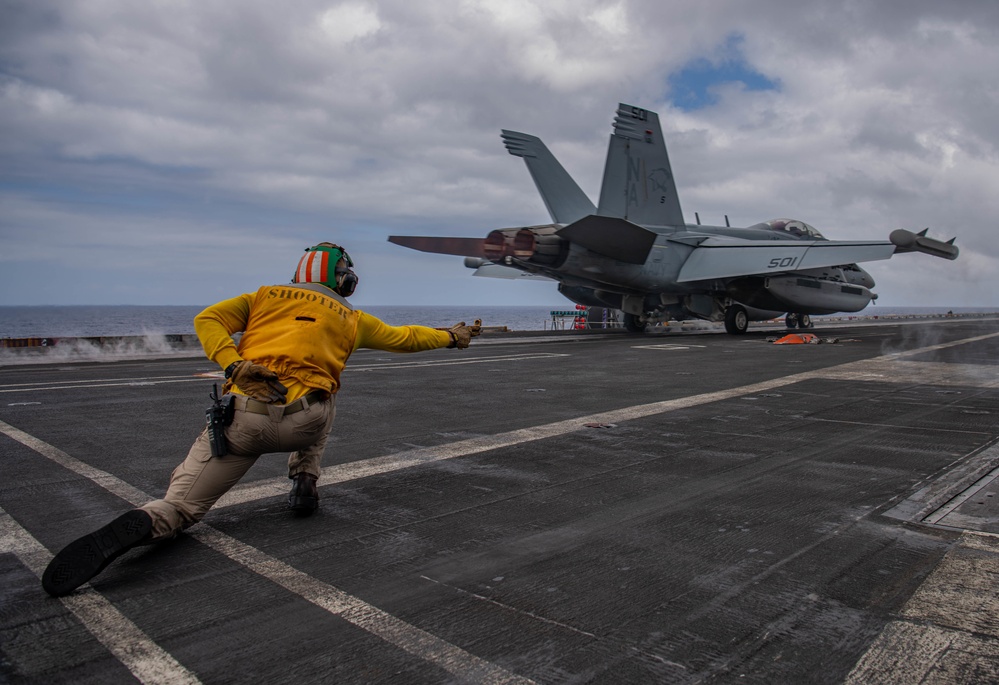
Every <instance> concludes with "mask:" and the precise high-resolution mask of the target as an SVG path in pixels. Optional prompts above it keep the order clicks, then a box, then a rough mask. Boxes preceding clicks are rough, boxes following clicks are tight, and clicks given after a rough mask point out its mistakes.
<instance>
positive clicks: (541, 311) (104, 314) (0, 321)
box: [0, 300, 999, 338]
mask: <svg viewBox="0 0 999 685" xmlns="http://www.w3.org/2000/svg"><path fill="white" fill-rule="evenodd" d="M574 307H575V305H573V304H572V303H571V302H569V301H568V300H566V301H565V302H564V303H555V304H551V305H546V306H541V305H539V306H534V307H529V306H527V307H525V306H499V307H496V306H493V307H476V306H474V305H469V306H464V307H453V306H448V307H422V306H396V307H393V306H372V307H364V308H363V309H364V311H366V312H368V313H369V314H372V315H374V316H377V317H378V318H379V319H381V320H382V321H384V322H386V323H388V324H392V325H395V326H399V325H403V324H421V325H424V326H435V327H437V326H451V325H453V324H455V323H458V322H459V321H466V322H472V321H474V320H475V319H476V318H481V319H482V323H483V325H485V326H506V327H507V328H508V329H510V330H513V331H542V330H548V329H550V328H552V316H551V313H552V312H553V311H560V312H571V311H573V310H574ZM203 308H204V307H201V306H145V305H115V306H110V305H109V306H96V305H94V306H31V307H0V338H69V337H97V336H146V335H182V334H191V333H194V316H195V315H196V314H197V313H198V312H200V311H201V310H202V309H203ZM948 311H953V312H954V313H982V312H986V313H991V312H995V311H999V307H893V308H892V307H881V306H872V307H868V308H867V309H865V310H863V311H862V312H858V313H856V314H850V315H847V314H840V315H834V317H838V316H896V315H903V316H906V315H927V314H945V313H946V312H948ZM813 318H816V319H821V318H823V317H813ZM569 321H571V319H570V320H569ZM565 324H566V321H564V320H563V321H559V323H558V324H557V325H559V326H565Z"/></svg>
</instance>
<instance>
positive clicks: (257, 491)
mask: <svg viewBox="0 0 999 685" xmlns="http://www.w3.org/2000/svg"><path fill="white" fill-rule="evenodd" d="M995 336H999V333H993V334H989V335H983V336H978V337H975V338H966V339H963V340H958V341H955V342H951V343H942V344H939V345H933V346H931V347H924V348H919V349H916V350H910V351H908V352H901V353H892V354H889V355H885V356H882V357H875V358H873V359H867V360H862V361H858V362H847V363H845V364H840V365H837V366H831V367H828V368H825V369H819V370H816V371H806V372H803V373H798V374H794V375H791V376H784V377H783V378H775V379H773V380H769V381H763V382H760V383H752V384H750V385H743V386H740V387H738V388H731V389H729V390H719V391H716V392H709V393H704V394H702V395H692V396H690V397H681V398H677V399H673V400H664V401H661V402H652V403H649V404H639V405H635V406H632V407H625V408H623V409H615V410H611V411H606V412H600V413H597V414H590V415H589V416H582V417H579V418H575V419H566V420H564V421H556V422H554V423H548V424H542V425H540V426H532V427H529V428H522V429H519V430H514V431H508V432H505V433H497V434H494V435H486V436H481V437H476V438H469V439H467V440H459V441H457V442H451V443H446V444H443V445H437V446H434V447H421V448H416V449H412V450H405V451H402V452H396V453H394V454H389V455H385V456H381V457H372V458H370V459H363V460H360V461H353V462H348V463H346V464H336V465H333V466H327V467H325V468H323V470H322V473H321V474H320V479H319V481H320V483H322V484H323V485H332V484H336V483H346V482H348V481H352V480H357V479H359V478H367V477H368V476H376V475H381V474H384V473H391V472H393V471H399V470H401V469H406V468H410V467H413V466H420V465H422V464H431V463H434V462H438V461H444V460H447V459H455V458H457V457H465V456H470V455H473V454H479V453H481V452H487V451H490V450H495V449H501V448H504V447H512V446H514V445H519V444H522V443H525V442H531V441H534V440H544V439H546V438H554V437H560V436H563V435H566V434H568V433H573V432H576V431H579V430H583V429H585V428H586V424H590V423H620V422H622V421H629V420H633V419H640V418H646V417H649V416H654V415H656V414H664V413H667V412H671V411H677V410H679V409H688V408H690V407H696V406H700V405H702V404H708V403H710V402H718V401H721V400H727V399H732V398H735V397H741V396H743V395H751V394H754V393H759V392H765V391H767V390H773V389H775V388H780V387H783V386H786V385H792V384H794V383H798V382H801V381H806V380H811V379H815V378H826V377H829V376H840V377H842V376H844V375H846V374H850V373H851V372H852V373H857V370H861V369H864V368H866V367H868V366H872V365H873V366H876V365H879V364H883V363H886V362H889V361H897V360H898V359H899V358H900V357H904V356H909V355H915V354H920V353H923V352H927V351H931V350H937V349H943V348H945V347H951V346H954V345H960V344H964V343H968V342H973V341H978V340H984V339H987V338H992V337H995ZM287 491H288V479H287V478H284V477H278V478H270V479H267V480H262V481H257V482H255V483H246V484H240V485H237V486H236V487H234V488H233V489H232V490H230V491H229V492H227V493H226V494H225V495H223V496H222V498H221V499H220V500H219V501H218V502H217V503H216V504H215V507H214V508H215V509H219V508H222V507H231V506H236V505H239V504H246V503H249V502H255V501H257V500H260V499H267V498H269V497H279V496H285V495H287Z"/></svg>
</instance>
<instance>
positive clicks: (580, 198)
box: [500, 131, 597, 224]
mask: <svg viewBox="0 0 999 685" xmlns="http://www.w3.org/2000/svg"><path fill="white" fill-rule="evenodd" d="M500 135H501V137H502V138H503V144H504V145H506V149H507V150H508V151H509V152H510V154H511V155H514V156H515V157H523V158H524V162H525V163H526V164H527V170H528V171H530V172H531V178H533V179H534V185H536V186H537V187H538V192H539V193H541V199H542V200H544V203H545V207H547V208H548V213H549V214H550V215H551V217H552V221H553V222H555V223H557V224H571V223H573V222H574V221H578V220H580V219H582V218H583V217H585V216H589V215H591V214H594V213H595V212H596V211H597V210H596V208H595V207H594V206H593V203H592V202H591V201H590V198H588V197H586V193H584V192H583V191H582V190H581V189H580V187H579V186H578V185H577V184H576V182H575V181H574V180H572V176H570V175H569V172H567V171H566V170H565V169H564V168H563V167H562V165H561V164H560V163H559V161H558V160H557V159H555V155H553V154H552V153H551V152H550V151H549V150H548V148H547V147H545V144H544V143H542V142H541V139H540V138H538V137H536V136H530V135H527V134H526V133H517V132H516V131H503V132H502V133H501V134H500Z"/></svg>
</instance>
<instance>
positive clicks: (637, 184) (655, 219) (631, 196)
mask: <svg viewBox="0 0 999 685" xmlns="http://www.w3.org/2000/svg"><path fill="white" fill-rule="evenodd" d="M597 214H599V215H601V216H610V217H616V218H622V219H627V220H628V221H631V222H632V223H635V224H639V225H641V226H683V225H684V221H683V211H682V210H681V209H680V198H679V197H677V194H676V183H675V182H674V181H673V171H672V169H671V168H670V164H669V157H668V156H667V154H666V142H665V141H664V140H663V132H662V128H660V126H659V115H658V114H656V113H655V112H650V111H648V110H644V109H640V108H638V107H632V106H631V105H625V104H623V103H622V104H620V105H618V110H617V116H616V117H615V118H614V132H613V133H612V134H611V137H610V145H609V146H608V148H607V163H606V165H605V166H604V181H603V185H602V187H601V189H600V207H599V209H597Z"/></svg>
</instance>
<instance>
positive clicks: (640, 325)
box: [624, 314, 645, 333]
mask: <svg viewBox="0 0 999 685" xmlns="http://www.w3.org/2000/svg"><path fill="white" fill-rule="evenodd" d="M624 329H625V330H626V331H628V332H629V333H644V332H645V322H644V321H642V319H641V317H639V316H637V315H635V314H625V315H624Z"/></svg>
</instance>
